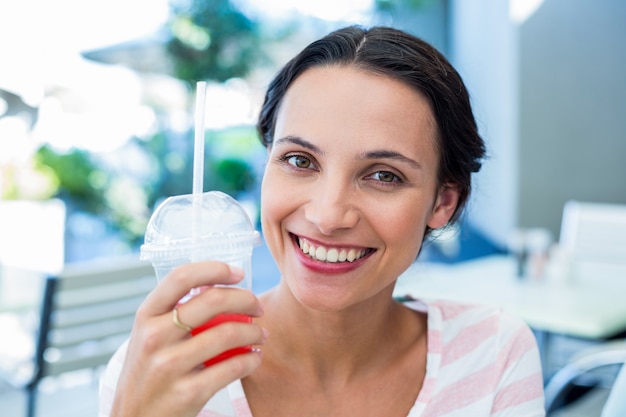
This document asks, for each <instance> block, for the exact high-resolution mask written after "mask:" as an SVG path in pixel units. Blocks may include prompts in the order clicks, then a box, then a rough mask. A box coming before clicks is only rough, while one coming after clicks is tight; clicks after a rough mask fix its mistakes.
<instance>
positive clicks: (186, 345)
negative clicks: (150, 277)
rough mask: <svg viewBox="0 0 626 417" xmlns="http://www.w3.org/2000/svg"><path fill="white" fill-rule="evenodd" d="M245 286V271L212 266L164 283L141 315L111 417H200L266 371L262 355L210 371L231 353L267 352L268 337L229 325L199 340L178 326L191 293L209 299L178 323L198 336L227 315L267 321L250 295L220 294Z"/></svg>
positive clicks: (195, 301) (179, 271)
mask: <svg viewBox="0 0 626 417" xmlns="http://www.w3.org/2000/svg"><path fill="white" fill-rule="evenodd" d="M242 278H243V271H242V270H240V269H238V268H231V267H229V266H228V265H227V264H224V263H221V262H214V261H208V262H198V263H192V264H187V265H183V266H181V267H178V268H176V269H174V270H173V271H172V272H171V273H170V274H169V275H168V276H167V277H165V279H163V281H162V282H161V283H160V284H159V285H158V286H157V288H156V289H155V290H154V291H152V293H150V295H149V296H148V297H147V298H146V300H145V301H144V303H143V304H142V305H141V307H140V308H139V309H138V311H137V315H136V318H135V324H134V327H133V331H132V333H131V337H130V341H129V344H128V351H127V355H126V359H125V362H124V367H123V369H122V372H121V375H120V379H119V382H118V385H117V390H116V394H115V400H114V404H113V410H112V416H116V417H126V416H129V417H130V416H132V417H138V416H150V417H156V416H167V417H171V416H176V417H183V416H190V417H191V416H196V415H197V414H198V413H199V412H200V410H201V409H202V407H203V406H204V404H205V403H206V402H207V401H208V400H209V399H210V398H211V397H212V396H213V395H214V394H215V393H216V392H217V391H219V390H220V389H222V388H223V387H225V386H226V385H228V384H229V383H230V382H232V381H234V380H236V379H239V378H243V377H245V376H247V375H249V374H250V373H252V372H253V371H254V370H255V369H256V368H257V367H258V366H259V365H260V364H261V352H260V351H259V350H258V349H253V350H252V351H251V352H250V353H246V354H242V355H237V356H234V357H232V358H229V359H227V360H225V361H223V362H220V363H217V364H215V365H211V366H209V367H204V365H203V362H204V361H206V360H208V359H210V358H212V357H214V356H216V355H218V354H220V353H222V352H224V351H226V350H229V349H233V348H236V347H239V346H248V345H261V344H263V343H264V342H265V340H266V332H265V330H263V329H262V328H261V327H260V326H258V325H257V324H254V323H239V322H227V323H223V324H220V325H218V326H215V327H213V328H210V329H208V330H206V331H204V332H202V333H199V334H198V335H196V336H193V337H192V336H191V335H190V334H189V332H188V331H186V330H184V329H182V328H180V327H177V326H176V325H175V324H174V321H173V314H172V310H173V309H174V308H175V307H176V306H177V303H178V302H179V300H180V299H181V298H182V297H184V296H185V295H186V294H187V293H189V291H190V290H191V289H192V288H202V291H201V292H200V293H199V294H198V295H196V296H194V297H193V298H192V299H191V300H189V301H187V302H186V303H185V304H181V305H178V307H177V310H178V311H177V314H178V319H179V321H180V322H182V323H185V324H186V325H188V326H190V327H192V328H195V327H198V326H200V325H201V324H202V323H204V322H206V321H207V320H209V319H211V318H212V317H214V316H216V315H217V314H220V313H226V312H228V313H241V314H247V315H249V316H252V317H259V316H261V314H262V308H261V305H260V304H259V301H258V299H257V298H256V297H255V296H254V295H253V294H252V293H251V292H250V291H245V290H242V289H238V288H229V287H214V286H213V285H215V284H235V283H237V282H239V281H240V280H241V279H242Z"/></svg>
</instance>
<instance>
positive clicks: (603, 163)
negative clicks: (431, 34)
mask: <svg viewBox="0 0 626 417" xmlns="http://www.w3.org/2000/svg"><path fill="white" fill-rule="evenodd" d="M450 1H451V8H450V11H451V20H452V21H451V42H450V43H451V54H450V57H451V60H452V61H453V63H454V64H455V65H456V66H457V68H458V69H459V71H460V73H461V75H462V76H463V77H464V79H465V82H466V84H467V85H468V88H469V90H470V94H471V95H472V98H473V105H474V109H475V113H476V116H477V118H478V123H479V126H480V131H481V133H482V135H483V137H484V138H485V140H486V141H487V145H488V150H489V154H490V159H488V160H487V161H486V163H485V165H484V169H483V172H481V173H480V174H479V175H478V176H477V178H476V189H475V193H474V197H473V200H472V204H471V206H470V207H469V208H470V215H469V219H470V221H471V223H472V224H473V225H475V226H476V227H477V228H478V229H479V230H481V231H482V232H484V233H485V234H486V236H487V237H489V238H491V239H493V240H494V241H495V242H496V243H500V244H504V243H505V242H506V239H507V236H508V234H509V233H510V232H511V231H512V230H513V229H514V228H516V227H545V228H548V229H549V230H550V231H551V232H552V233H553V235H554V237H555V238H558V234H559V232H560V222H561V214H562V210H563V205H564V203H565V201H567V200H569V199H579V200H588V201H603V202H614V203H625V204H626V41H625V40H626V24H625V22H626V2H624V1H621V0H594V1H588V0H544V1H543V2H541V1H539V2H534V3H537V4H539V7H538V8H537V9H536V10H535V11H534V13H532V14H531V15H530V16H529V17H528V18H527V19H526V20H523V21H520V22H514V21H513V20H512V19H511V17H510V15H509V4H510V3H514V1H513V0H510V1H505V0H450ZM525 1H529V0H525ZM520 3H521V1H520Z"/></svg>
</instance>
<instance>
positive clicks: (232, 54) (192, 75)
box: [167, 0, 261, 84]
mask: <svg viewBox="0 0 626 417" xmlns="http://www.w3.org/2000/svg"><path fill="white" fill-rule="evenodd" d="M169 27H170V30H171V32H172V39H171V40H170V41H169V43H168V45H167V47H168V51H169V53H170V54H171V55H172V57H173V60H174V68H175V75H176V76H177V77H178V78H180V79H182V80H184V81H187V82H188V83H190V84H193V83H195V82H196V81H198V80H215V81H225V80H228V79H230V78H234V77H244V76H246V75H247V74H248V73H249V72H250V70H251V69H252V68H254V66H255V65H256V63H257V62H258V60H259V59H260V58H261V48H260V35H259V31H260V29H259V24H258V23H257V22H255V21H253V20H251V19H250V18H248V17H247V16H246V15H245V14H243V13H242V12H241V11H239V10H238V9H237V8H236V7H235V6H234V5H233V4H232V3H231V1H230V0H206V1H202V0H176V1H173V2H172V18H171V21H170V24H169Z"/></svg>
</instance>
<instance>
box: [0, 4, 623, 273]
mask: <svg viewBox="0 0 626 417" xmlns="http://www.w3.org/2000/svg"><path fill="white" fill-rule="evenodd" d="M625 18H626V5H625V4H624V3H623V2H621V1H618V0H599V1H594V2H589V1H585V0H545V1H540V0H532V1H531V0H519V1H516V0H510V1H504V0H499V1H494V0H472V1H454V0H358V1H351V2H337V1H334V2H331V1H318V2H308V1H305V0H301V1H278V0H276V1H263V2H260V1H254V0H210V1H201V0H186V1H185V0H180V1H179V0H176V1H167V0H154V1H143V0H134V1H124V2H122V1H121V0H114V1H109V2H95V1H77V0H61V1H57V2H54V3H50V2H45V1H40V0H25V1H20V2H3V3H2V5H0V57H2V58H1V59H2V65H1V67H0V196H1V200H0V263H2V264H4V265H11V264H19V265H20V266H21V265H22V264H24V263H25V264H26V265H24V266H29V267H32V268H39V269H44V270H54V269H55V268H59V267H60V266H62V265H63V263H65V262H72V261H77V260H84V259H90V258H93V257H102V256H108V255H113V254H120V253H127V252H133V251H136V250H137V248H138V245H140V244H141V242H142V239H143V233H144V231H145V226H146V223H147V220H148V218H149V216H150V214H151V212H152V210H153V208H154V207H155V205H156V204H158V203H159V202H160V201H161V200H162V199H163V198H164V197H167V196H169V195H176V194H184V193H189V192H190V191H191V182H192V181H191V167H192V164H191V161H192V157H193V155H192V150H193V146H192V145H193V95H194V91H193V90H194V87H195V82H196V81H198V80H206V81H208V82H209V91H208V100H207V106H206V128H207V130H206V156H205V160H206V178H205V189H207V190H209V189H219V190H222V191H225V192H227V193H229V194H231V195H233V196H234V197H236V198H237V199H239V200H240V201H242V202H244V203H245V204H246V206H247V207H249V208H250V212H251V214H252V215H253V216H256V213H257V211H256V204H257V197H258V186H259V178H260V175H261V173H262V169H263V161H264V150H263V149H262V147H261V146H260V145H259V143H258V139H257V137H256V132H255V130H254V122H255V117H256V115H257V112H258V109H259V106H260V103H261V100H262V94H263V92H264V89H265V86H266V84H267V83H268V81H269V80H270V78H271V77H272V75H273V74H274V72H275V71H276V70H277V68H278V67H279V66H281V65H282V64H284V62H285V61H286V59H288V57H290V56H291V55H292V54H293V53H295V52H296V51H297V50H299V49H300V48H302V47H303V46H304V45H305V44H307V43H308V42H310V41H311V40H313V39H315V38H317V37H318V36H320V35H322V34H324V33H325V32H327V31H329V30H331V29H333V28H336V27H339V26H343V25H345V24H348V23H361V24H365V25H373V24H388V25H393V26H396V27H400V28H402V29H405V30H408V31H410V32H412V33H414V34H416V35H418V36H421V37H423V38H424V39H426V40H427V41H429V42H430V43H432V44H433V45H435V46H436V47H438V48H439V49H440V50H441V51H442V52H443V53H444V54H445V55H446V56H447V57H448V58H449V59H450V60H451V61H452V62H453V64H454V65H456V66H457V68H458V69H459V71H460V73H461V75H462V76H463V77H464V79H465V81H466V83H467V85H468V88H469V90H470V93H471V95H472V100H473V105H474V108H475V112H476V116H477V119H478V123H479V125H480V130H481V132H482V134H483V136H484V138H485V139H486V141H487V143H488V149H489V159H488V160H487V161H486V163H485V165H484V169H483V170H482V172H481V173H480V174H479V175H478V176H477V178H476V186H475V192H474V197H473V200H472V202H471V204H470V206H469V210H468V213H467V216H466V218H465V219H464V220H465V221H464V223H463V226H462V230H461V233H457V234H456V237H455V238H456V241H455V242H454V243H455V244H454V245H451V246H450V245H449V247H448V248H447V249H446V248H444V249H446V250H443V251H440V252H441V253H439V258H438V259H443V260H446V259H445V258H447V260H450V261H453V260H455V259H460V258H468V257H472V256H479V255H481V254H482V253H483V252H492V251H502V250H506V245H507V240H508V239H509V237H510V235H511V233H512V232H513V231H515V230H516V229H518V228H527V227H541V228H544V229H547V230H548V231H549V232H550V233H551V234H552V236H558V233H559V228H560V219H561V214H562V209H563V204H564V203H565V201H567V200H569V199H581V200H596V201H605V202H618V203H624V202H626V181H624V179H625V178H626V164H624V163H623V159H624V156H626V140H624V136H625V133H626V119H625V118H624V117H623V115H624V109H625V108H626V77H624V75H623V74H624V73H625V71H626V47H625V46H624V45H623V42H622V40H623V39H625V38H626V36H625V35H626V33H625V32H626V28H625V27H624V25H623V24H622V22H623V21H624V19H625ZM38 219H39V220H38Z"/></svg>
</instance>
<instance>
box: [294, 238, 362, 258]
mask: <svg viewBox="0 0 626 417" xmlns="http://www.w3.org/2000/svg"><path fill="white" fill-rule="evenodd" d="M298 244H299V246H300V249H301V250H302V253H305V254H307V255H309V256H310V257H311V258H314V259H317V260H318V261H322V262H332V263H336V262H346V261H348V262H354V261H355V260H357V259H359V258H361V257H363V255H365V251H364V250H356V249H336V248H330V249H327V248H325V247H324V246H318V247H315V246H314V245H312V244H311V243H309V242H307V241H306V240H303V239H298Z"/></svg>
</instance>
